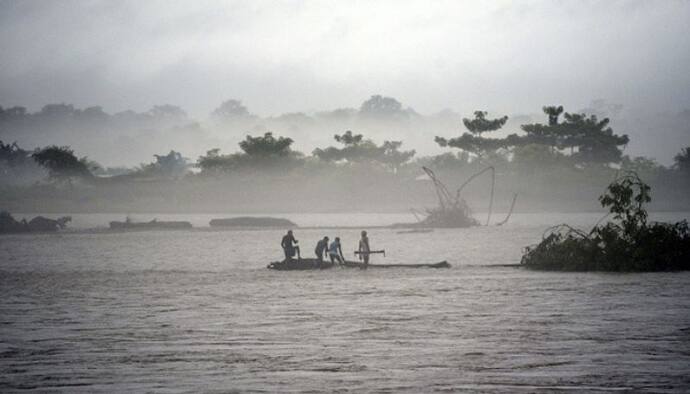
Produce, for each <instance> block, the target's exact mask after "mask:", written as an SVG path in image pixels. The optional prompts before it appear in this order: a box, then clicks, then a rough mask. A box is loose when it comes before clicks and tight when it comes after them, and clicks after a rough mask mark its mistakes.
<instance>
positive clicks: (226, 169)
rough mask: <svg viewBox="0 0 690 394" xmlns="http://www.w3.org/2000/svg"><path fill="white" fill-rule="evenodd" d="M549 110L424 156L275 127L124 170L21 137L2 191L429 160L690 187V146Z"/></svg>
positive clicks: (50, 112) (380, 107) (343, 170)
mask: <svg viewBox="0 0 690 394" xmlns="http://www.w3.org/2000/svg"><path fill="white" fill-rule="evenodd" d="M543 112H544V114H545V120H544V122H543V123H526V124H522V125H521V126H520V128H521V130H522V132H521V133H519V134H518V133H513V134H510V135H507V136H504V137H495V136H492V134H496V132H498V131H499V130H500V129H501V128H502V127H503V126H504V125H505V124H506V122H507V121H508V116H497V117H489V114H488V113H487V112H485V111H475V112H474V114H473V116H472V117H469V118H463V119H462V125H463V126H464V128H465V129H466V130H467V131H465V132H464V133H462V134H461V135H459V136H455V137H453V136H435V138H434V141H435V143H436V144H438V145H439V146H440V147H447V148H453V150H455V152H446V153H443V154H439V155H432V156H423V157H417V156H416V152H415V150H404V149H403V141H401V140H384V141H381V142H380V143H377V142H375V141H373V140H372V139H370V138H367V137H366V136H365V135H363V134H361V133H357V132H353V131H351V130H347V131H345V132H343V133H342V134H335V135H333V143H332V144H331V145H329V146H323V147H318V148H316V149H314V150H313V151H312V152H310V153H309V154H306V153H304V152H300V151H298V150H296V149H293V144H294V142H295V141H294V140H293V139H292V138H289V137H284V136H277V135H274V134H273V133H272V132H270V131H269V132H263V133H259V134H253V135H252V133H249V134H248V135H246V137H245V139H244V140H242V141H241V142H240V143H239V148H240V149H239V151H237V152H234V153H223V152H221V150H220V149H219V148H216V149H211V150H208V151H207V152H206V153H205V154H204V155H201V156H199V157H198V158H197V159H196V160H190V159H189V158H186V157H184V155H183V154H182V153H181V152H178V151H175V150H172V151H170V152H169V153H167V154H157V155H154V158H155V160H154V161H152V162H151V163H148V164H142V165H140V166H138V167H136V168H117V169H112V168H104V167H103V166H101V165H100V164H98V162H97V161H98V158H87V157H78V156H77V154H75V152H74V151H73V149H72V148H70V147H69V146H57V145H49V146H46V147H44V148H36V149H34V150H28V149H24V148H23V147H21V146H20V145H19V144H17V143H9V142H7V141H6V142H2V141H0V180H2V181H4V182H3V184H4V185H5V187H3V189H2V191H3V192H4V194H5V197H7V196H9V195H13V196H15V198H19V197H17V196H18V195H17V194H16V193H15V194H12V193H14V192H12V193H10V192H9V191H8V190H10V189H12V187H13V186H11V185H18V184H22V183H23V184H24V185H25V186H24V187H26V186H27V185H34V186H36V185H43V186H42V187H44V190H45V186H46V185H52V186H53V187H58V188H60V187H64V185H69V187H74V185H78V184H84V185H88V184H98V185H103V184H105V183H108V182H109V183H111V184H113V183H116V184H117V185H120V187H122V186H123V185H125V184H127V183H128V182H130V181H131V182H141V181H148V182H150V181H156V182H164V181H170V180H174V181H175V182H178V183H179V182H180V181H184V180H189V181H194V182H197V181H211V182H213V181H214V180H218V179H222V178H228V179H229V178H232V179H241V178H242V177H245V178H246V179H261V177H262V176H264V177H265V176H268V177H276V176H278V177H281V178H282V179H293V180H295V182H298V181H299V182H303V181H304V180H308V179H310V177H312V178H318V177H319V176H321V177H322V178H326V179H330V180H332V182H333V184H334V185H340V184H344V185H347V187H350V186H353V185H354V186H355V187H359V188H363V187H365V186H366V184H367V182H369V181H371V180H375V181H374V182H373V183H375V184H378V185H382V184H387V185H388V186H390V187H392V190H398V191H399V190H408V188H409V186H405V185H410V184H411V183H410V182H413V181H414V180H415V179H417V178H418V177H419V175H420V172H419V168H420V167H421V166H422V165H424V166H428V167H430V168H433V169H434V170H435V171H437V172H438V173H439V174H442V175H443V174H447V176H448V177H452V178H453V181H457V180H459V179H460V178H461V177H462V176H468V175H469V174H471V173H473V172H476V171H477V170H478V169H481V168H483V167H486V166H493V167H495V168H496V169H497V173H498V174H499V179H501V180H502V181H503V182H504V184H505V185H506V186H505V187H506V188H508V189H511V190H516V191H520V190H522V191H525V192H527V193H528V194H529V193H537V192H538V191H541V192H543V193H544V194H545V195H546V196H548V195H551V196H557V195H558V194H560V193H564V194H569V191H570V190H573V188H576V189H577V188H579V189H583V188H584V189H588V188H589V189H592V190H596V189H597V188H599V187H600V186H601V185H602V184H606V183H607V182H608V181H609V180H610V179H611V177H613V176H615V172H616V171H618V170H621V169H622V170H631V171H636V172H637V173H639V174H640V176H642V177H643V178H645V179H646V180H647V181H648V182H650V183H651V184H653V185H655V186H660V187H661V190H662V193H663V192H664V191H665V190H669V191H674V190H675V191H676V192H677V190H678V189H680V190H687V189H689V188H690V147H684V148H680V149H679V152H678V154H677V155H676V156H675V159H674V160H675V161H674V164H673V165H672V166H670V167H665V166H662V165H660V164H658V163H657V162H656V161H655V160H653V159H650V158H645V157H629V156H627V155H624V154H623V148H624V147H625V146H626V144H628V142H629V137H628V136H627V135H619V134H616V133H615V132H614V131H613V130H612V128H611V127H610V126H609V119H607V118H602V119H600V118H598V117H597V116H596V115H586V114H580V113H568V112H565V111H564V109H563V107H561V106H547V107H544V108H543ZM357 113H358V114H359V116H370V117H377V116H385V117H389V118H390V117H393V118H395V117H407V116H414V114H415V113H414V111H413V110H410V109H403V108H402V105H401V104H400V103H399V102H397V100H395V99H392V98H389V97H382V96H372V97H371V98H370V99H369V100H367V101H366V102H364V103H363V104H362V106H361V108H360V109H359V110H358V111H357ZM213 116H214V117H216V118H217V119H223V120H226V121H227V120H229V119H236V118H242V117H251V116H253V115H251V114H250V113H249V112H248V111H247V109H246V108H245V107H244V106H242V104H241V102H239V101H236V100H229V101H227V102H225V103H223V104H222V105H221V106H220V107H219V108H217V109H216V110H215V111H214V112H213ZM343 116H345V114H343ZM185 117H186V114H185V113H184V111H182V110H181V109H180V108H177V107H173V106H159V107H155V108H153V109H152V110H151V111H149V112H147V113H144V114H137V113H133V112H131V111H128V112H125V113H119V114H115V115H107V114H105V113H104V112H103V111H102V110H101V109H100V108H99V107H92V108H87V109H84V110H76V109H74V108H73V107H72V106H69V105H54V106H46V107H44V108H43V109H42V110H41V111H40V112H38V113H33V114H30V113H27V112H26V110H25V109H23V108H21V107H13V108H9V109H2V108H0V124H3V125H6V124H8V123H21V122H26V123H30V122H31V121H32V119H35V118H40V119H44V118H47V119H54V118H71V119H76V118H80V119H83V120H84V121H91V122H98V121H99V119H100V121H103V119H110V120H112V121H117V122H122V121H126V120H129V121H135V120H136V119H138V120H137V121H142V122H147V121H151V122H160V121H164V120H166V119H168V120H171V121H172V120H174V119H177V120H179V119H182V118H185ZM459 126H460V125H459ZM94 159H95V160H94ZM22 181H23V182H22ZM451 183H453V182H451ZM391 185H392V186H391ZM370 186H371V187H373V185H370ZM337 187H340V186H337ZM550 188H552V189H553V190H554V191H556V190H557V191H558V192H557V194H553V193H551V192H550V191H549V189H550ZM535 190H536V191H535ZM0 197H2V196H0ZM545 198H547V197H545Z"/></svg>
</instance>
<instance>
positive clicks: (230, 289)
mask: <svg viewBox="0 0 690 394" xmlns="http://www.w3.org/2000/svg"><path fill="white" fill-rule="evenodd" d="M313 218H314V219H313V223H306V224H303V223H302V222H300V221H298V220H296V221H297V222H298V223H300V224H302V225H323V224H324V223H328V222H330V221H333V220H337V221H338V222H346V221H347V220H352V219H351V218H350V219H348V218H346V217H337V216H336V217H333V216H326V217H318V216H314V217H313ZM598 218H599V215H596V214H592V215H568V216H563V215H561V217H557V218H553V217H547V218H544V217H537V216H535V217H533V218H530V217H529V216H524V215H522V216H521V215H517V217H516V220H515V221H514V222H513V221H511V223H510V224H509V225H506V226H503V227H488V228H485V227H481V228H474V229H459V230H436V231H434V232H432V233H419V234H396V232H395V231H393V230H386V229H380V230H379V229H374V230H371V231H370V237H371V241H372V246H374V247H375V248H379V247H380V248H384V249H386V257H385V258H382V257H380V256H376V260H375V261H376V262H379V263H383V262H391V263H392V262H395V263H413V262H415V263H416V262H436V261H440V260H448V261H449V262H450V263H451V264H453V268H451V269H449V270H430V269H422V270H414V269H399V270H368V271H360V270H330V271H320V272H274V271H269V270H266V269H265V266H266V264H267V263H268V262H270V261H272V260H274V259H277V258H280V255H281V253H280V246H279V243H280V235H282V232H281V231H274V230H268V231H212V230H191V231H170V232H163V231H161V232H135V233H127V232H125V233H107V232H102V231H78V232H75V233H67V234H52V235H13V236H2V237H0V372H1V373H0V390H1V391H14V390H19V389H35V390H38V391H44V390H55V389H58V390H64V391H68V392H73V391H80V390H81V391H86V392H92V391H103V392H112V391H137V392H142V391H185V390H187V391H211V392H212V391H217V392H227V391H229V390H233V389H237V390H239V391H251V390H257V391H269V392H270V391H321V390H323V391H335V390H341V391H347V390H350V391H357V392H360V391H389V392H398V391H407V392H428V391H455V390H463V389H464V390H479V391H492V392H493V391H498V392H533V391H537V390H545V391H554V390H565V389H573V388H579V389H586V390H630V391H653V392H663V391H669V392H684V391H687V390H688V388H689V387H690V378H688V375H687V371H688V370H690V293H689V292H688V291H687V289H688V288H690V273H653V274H585V273H541V272H528V271H524V270H521V269H515V268H506V267H496V266H492V265H497V264H511V263H516V262H518V261H519V258H520V255H521V248H522V247H523V246H525V245H527V244H530V243H534V242H536V241H537V240H538V239H539V237H540V235H541V233H542V231H543V229H544V223H543V222H549V223H548V224H555V223H558V222H564V221H567V222H571V223H573V222H575V223H576V224H580V225H583V226H584V225H589V224H593V222H596V220H597V219H598ZM86 219H88V218H86ZM91 219H93V218H91ZM388 219H390V217H385V218H378V219H370V220H372V221H373V222H375V221H376V220H379V221H380V222H382V223H366V224H386V223H385V220H388ZM676 219H677V218H676ZM303 222H304V221H303ZM195 224H196V223H195ZM351 224H356V223H351ZM357 233H358V232H357V230H340V231H338V230H297V231H296V236H297V238H298V239H299V240H300V244H301V245H303V246H302V248H303V251H304V252H305V254H306V253H307V252H308V251H310V250H311V249H312V246H313V245H312V244H313V243H315V242H316V240H317V239H318V238H320V236H322V235H331V236H335V235H339V236H341V238H342V239H343V244H344V248H343V249H344V251H347V253H348V254H349V255H350V256H352V254H351V253H352V251H353V250H354V248H355V247H356V240H357V235H358V234H357Z"/></svg>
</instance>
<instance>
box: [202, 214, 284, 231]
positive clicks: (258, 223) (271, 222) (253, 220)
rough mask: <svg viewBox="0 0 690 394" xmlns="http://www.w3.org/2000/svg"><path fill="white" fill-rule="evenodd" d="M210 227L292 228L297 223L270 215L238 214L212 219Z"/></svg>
mask: <svg viewBox="0 0 690 394" xmlns="http://www.w3.org/2000/svg"><path fill="white" fill-rule="evenodd" d="M209 225H210V226H211V227H279V228H292V227H297V225H296V224H295V223H293V222H291V221H290V220H287V219H283V218H271V217H252V216H240V217H236V218H227V219H213V220H211V221H210V222H209Z"/></svg>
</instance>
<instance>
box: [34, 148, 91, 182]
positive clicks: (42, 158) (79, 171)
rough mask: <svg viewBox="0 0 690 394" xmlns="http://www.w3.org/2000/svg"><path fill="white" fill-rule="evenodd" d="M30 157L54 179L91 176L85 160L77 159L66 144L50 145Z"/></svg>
mask: <svg viewBox="0 0 690 394" xmlns="http://www.w3.org/2000/svg"><path fill="white" fill-rule="evenodd" d="M31 157H33V159H34V160H35V161H36V162H37V163H38V164H40V165H41V166H43V167H45V168H46V169H47V170H48V173H49V175H50V177H51V178H53V179H56V180H68V179H70V178H83V179H86V178H92V177H93V174H91V171H89V169H88V167H87V166H86V164H85V162H84V161H82V160H80V159H78V158H77V157H76V156H75V155H74V151H73V150H72V149H70V148H69V147H68V146H56V145H51V146H48V147H45V148H43V149H40V150H38V151H36V152H34V153H33V154H32V155H31Z"/></svg>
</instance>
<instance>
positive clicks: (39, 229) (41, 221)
mask: <svg viewBox="0 0 690 394" xmlns="http://www.w3.org/2000/svg"><path fill="white" fill-rule="evenodd" d="M70 221H72V217H71V216H63V217H61V218H58V219H49V218H46V217H43V216H36V217H35V218H33V219H31V220H29V221H28V222H27V221H26V219H22V220H16V219H15V218H14V217H12V215H11V214H10V213H9V212H7V211H2V212H0V234H2V233H5V234H10V233H53V232H56V231H58V230H61V229H64V228H66V227H67V223H68V222H70Z"/></svg>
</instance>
